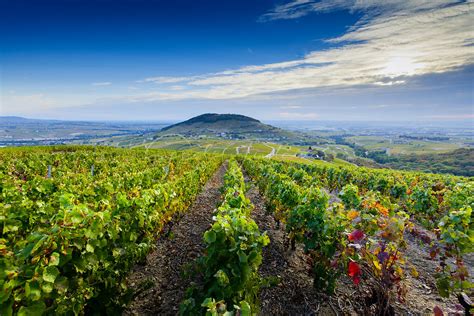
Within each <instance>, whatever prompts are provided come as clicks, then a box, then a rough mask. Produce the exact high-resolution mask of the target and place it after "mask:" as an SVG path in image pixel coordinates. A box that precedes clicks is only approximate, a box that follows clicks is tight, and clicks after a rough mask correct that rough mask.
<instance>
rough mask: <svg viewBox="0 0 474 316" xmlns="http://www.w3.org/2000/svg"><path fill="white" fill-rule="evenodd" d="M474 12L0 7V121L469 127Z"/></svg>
mask: <svg viewBox="0 0 474 316" xmlns="http://www.w3.org/2000/svg"><path fill="white" fill-rule="evenodd" d="M473 5H474V4H473V3H470V2H469V1H449V0H447V1H437V0H435V1H431V0H430V1H428V0H412V1H402V0H386V1H375V0H366V1H351V0H344V1H341V0H333V1H327V0H326V1H325V0H322V1H313V0H291V1H290V0H286V1H271V0H252V1H184V0H174V1H159V0H148V1H147V0H135V1H133V0H114V1H112V0H96V1H91V0H61V1H58V0H55V1H48V0H39V1H26V0H15V1H13V0H0V29H1V30H2V31H1V32H2V33H1V34H2V35H1V37H2V44H1V45H2V47H1V54H0V65H1V69H0V71H1V77H0V80H1V85H0V89H1V90H0V92H1V107H0V114H1V115H22V116H27V117H36V118H59V119H99V120H102V119H113V120H117V119H119V120H123V119H134V120H137V119H138V120H140V119H146V120H169V119H172V120H179V119H185V118H189V117H191V116H194V115H197V114H201V113H204V112H219V113H242V114H247V115H251V116H255V117H257V118H260V119H264V120H278V119H281V120H302V119H307V120H379V121H384V120H389V121H393V120H397V121H400V120H410V121H412V120H414V121H454V122H457V121H463V122H468V123H469V122H472V121H473V119H474V116H473V106H474V105H473V103H474V101H473V89H474V88H473V86H474V67H473V63H474V39H473V38H474V34H473V33H474V28H473V23H472V13H473V11H472V10H473Z"/></svg>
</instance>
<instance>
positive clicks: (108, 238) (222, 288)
mask: <svg viewBox="0 0 474 316" xmlns="http://www.w3.org/2000/svg"><path fill="white" fill-rule="evenodd" d="M0 161H1V165H0V206H1V210H0V255H1V257H0V288H1V291H0V306H1V307H0V315H64V314H68V315H72V314H75V315H83V314H117V313H118V314H120V313H123V314H125V315H142V314H147V315H154V314H181V315H201V314H203V315H204V314H206V315H256V314H262V315H269V314H290V315H296V314H305V315H314V314H321V315H326V314H334V315H339V314H360V315H395V314H433V313H434V314H435V315H442V314H448V313H451V314H459V315H461V314H463V313H469V309H470V308H472V301H471V298H472V297H473V294H474V292H473V291H474V289H473V281H472V275H473V273H474V271H473V265H474V256H473V252H474V221H473V215H472V209H473V208H474V182H473V181H472V179H470V178H463V177H455V176H448V175H433V174H424V173H414V172H401V171H394V170H375V169H367V168H359V167H352V166H332V165H330V164H327V165H316V164H307V163H297V162H280V161H276V160H272V159H268V158H245V157H243V156H231V155H218V154H207V153H200V152H191V151H167V150H156V149H152V150H145V149H134V150H131V149H128V150H125V149H113V148H100V147H49V148H39V147H38V148H26V149H3V150H2V151H0Z"/></svg>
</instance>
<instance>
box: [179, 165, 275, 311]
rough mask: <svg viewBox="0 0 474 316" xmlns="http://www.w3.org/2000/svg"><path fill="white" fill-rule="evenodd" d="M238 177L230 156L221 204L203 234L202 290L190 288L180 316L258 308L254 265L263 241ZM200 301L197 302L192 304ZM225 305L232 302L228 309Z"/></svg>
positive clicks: (265, 241) (265, 240)
mask: <svg viewBox="0 0 474 316" xmlns="http://www.w3.org/2000/svg"><path fill="white" fill-rule="evenodd" d="M244 189H245V183H244V177H243V175H242V172H241V170H240V167H239V166H238V164H237V163H236V162H235V161H234V160H231V161H230V162H229V167H228V171H227V173H226V174H225V176H224V202H223V203H222V205H221V206H220V207H219V209H218V211H217V215H216V216H215V221H214V224H213V225H212V227H211V228H210V229H209V230H208V231H206V232H205V233H204V236H203V238H204V241H205V243H206V252H205V255H204V256H203V257H202V258H200V263H199V267H200V270H201V272H202V274H203V277H204V286H203V288H202V289H201V288H196V289H191V290H190V295H189V296H188V299H187V300H185V301H184V302H183V304H182V305H181V309H180V313H181V314H183V315H188V314H196V313H204V311H203V309H202V308H207V311H206V312H205V314H206V315H233V314H234V313H238V314H239V315H251V314H256V312H257V311H258V294H259V290H260V287H261V285H262V280H261V279H260V277H259V275H258V268H259V266H260V264H261V263H262V249H263V247H265V246H266V245H267V244H268V243H269V242H270V240H269V238H268V236H267V235H266V234H265V233H263V234H262V233H260V231H259V229H258V226H257V224H256V223H255V222H254V221H253V220H252V219H251V217H250V212H251V210H252V208H253V205H252V204H251V203H250V201H249V200H248V199H247V198H246V197H245V195H244V192H245V190H244ZM195 302H202V304H200V305H199V304H195ZM229 306H233V309H230V311H228V310H227V308H228V307H229Z"/></svg>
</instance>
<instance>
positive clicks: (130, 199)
mask: <svg viewBox="0 0 474 316" xmlns="http://www.w3.org/2000/svg"><path fill="white" fill-rule="evenodd" d="M0 160H1V161H2V164H1V165H0V254H1V257H0V305H1V306H2V312H1V314H2V315H3V314H6V315H9V314H18V315H41V314H44V313H46V314H83V313H85V312H91V313H93V312H99V313H103V312H105V311H106V310H108V311H113V310H115V309H116V308H120V307H121V305H122V304H123V302H122V301H121V300H122V294H123V293H125V291H126V289H125V283H124V278H125V276H126V275H127V273H128V271H129V270H130V268H131V267H132V266H133V265H134V264H135V263H136V262H137V261H139V260H141V259H142V258H143V257H144V256H145V255H146V254H147V252H148V251H149V249H150V248H151V247H152V245H153V243H154V240H155V236H156V235H157V234H158V233H160V231H161V230H162V229H163V227H164V224H165V223H166V222H168V221H170V220H172V219H173V216H175V215H177V214H178V213H180V212H183V211H185V210H186V209H187V207H188V206H189V205H190V203H191V202H192V201H193V199H194V197H195V196H196V194H197V193H198V192H199V190H200V187H201V186H202V185H203V184H204V183H205V181H206V180H207V179H208V178H209V176H210V175H211V174H212V173H213V172H214V170H215V169H216V168H217V166H218V164H219V163H220V159H219V158H218V157H212V156H209V155H204V154H194V153H177V152H166V151H141V150H119V149H112V148H92V147H52V148H44V149H43V148H35V149H33V148H32V149H25V150H18V151H14V152H10V151H5V152H1V151H0ZM92 164H94V166H95V174H94V176H92V175H91V173H90V166H91V165H92ZM48 165H51V166H52V177H51V178H45V173H46V170H47V166H48ZM97 302H100V304H96V303H97Z"/></svg>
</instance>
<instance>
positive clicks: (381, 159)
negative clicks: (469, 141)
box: [333, 136, 474, 177]
mask: <svg viewBox="0 0 474 316" xmlns="http://www.w3.org/2000/svg"><path fill="white" fill-rule="evenodd" d="M333 139H334V140H335V141H336V143H337V144H341V145H346V146H349V147H351V148H352V149H354V153H355V154H356V156H358V157H363V158H369V159H371V160H373V161H374V162H375V164H374V165H371V166H370V167H377V164H378V165H379V166H380V167H390V168H394V169H406V170H419V171H424V172H431V173H450V174H454V175H458V176H467V177H472V176H474V163H473V161H474V148H460V149H457V150H455V151H452V152H449V153H442V154H436V153H433V154H428V153H427V154H409V155H392V156H389V155H387V153H386V152H385V150H371V151H369V150H367V149H366V148H364V147H362V146H359V145H356V144H354V143H351V142H348V141H347V140H346V139H345V136H334V137H333ZM338 158H341V159H345V160H348V159H346V158H347V157H346V158H344V157H342V156H341V157H339V155H338ZM350 161H351V162H353V163H355V164H357V165H363V166H367V160H364V159H357V158H356V159H351V160H350Z"/></svg>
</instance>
